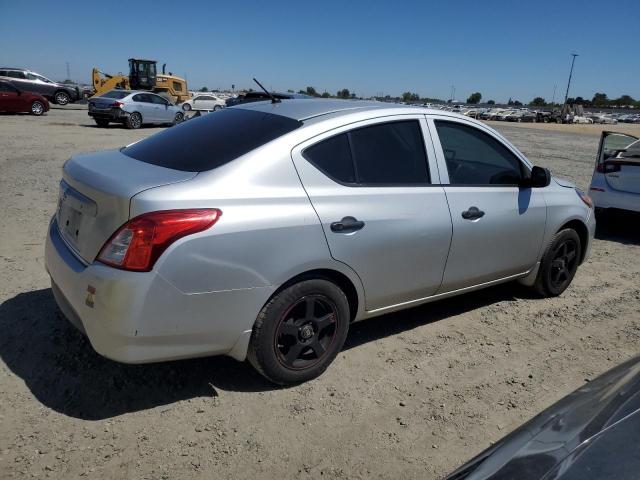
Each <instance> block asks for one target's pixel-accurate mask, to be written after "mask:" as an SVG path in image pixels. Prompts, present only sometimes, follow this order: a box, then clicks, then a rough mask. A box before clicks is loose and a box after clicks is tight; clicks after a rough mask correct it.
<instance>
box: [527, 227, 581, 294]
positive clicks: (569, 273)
mask: <svg viewBox="0 0 640 480" xmlns="http://www.w3.org/2000/svg"><path fill="white" fill-rule="evenodd" d="M581 258H582V244H581V243H580V237H579V236H578V233H577V232H576V231H575V230H573V229H572V228H565V229H564V230H561V231H560V232H558V233H556V234H555V236H554V237H553V238H552V239H551V242H549V245H548V246H547V249H546V250H545V253H544V255H543V257H542V261H541V262H540V270H538V276H537V277H536V281H535V283H534V285H533V287H534V289H535V290H536V291H537V292H538V293H539V294H540V295H542V296H543V297H557V296H558V295H560V294H561V293H562V292H564V291H565V290H566V289H567V287H568V286H569V285H570V284H571V281H572V280H573V277H574V276H575V274H576V271H577V270H578V265H579V263H580V259H581Z"/></svg>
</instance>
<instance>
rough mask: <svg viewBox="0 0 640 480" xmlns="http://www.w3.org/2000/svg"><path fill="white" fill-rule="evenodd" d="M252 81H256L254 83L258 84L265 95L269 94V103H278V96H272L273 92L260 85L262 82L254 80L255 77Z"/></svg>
mask: <svg viewBox="0 0 640 480" xmlns="http://www.w3.org/2000/svg"><path fill="white" fill-rule="evenodd" d="M253 81H254V82H256V83H257V84H258V86H259V87H260V88H261V89H262V90H264V93H266V94H267V95H269V96H270V97H271V103H280V99H279V98H276V97H274V96H273V94H272V93H271V92H269V91H268V90H267V89H266V88H264V87H263V86H262V84H261V83H260V82H259V81H258V80H256V79H255V78H254V79H253Z"/></svg>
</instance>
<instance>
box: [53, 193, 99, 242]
mask: <svg viewBox="0 0 640 480" xmlns="http://www.w3.org/2000/svg"><path fill="white" fill-rule="evenodd" d="M96 213H97V205H96V203H95V202H94V201H93V200H91V199H90V198H88V197H86V196H84V195H82V194H81V193H80V192H78V191H77V190H75V189H73V188H72V187H70V186H69V185H68V184H67V183H66V182H65V181H64V180H63V181H62V182H60V195H59V198H58V211H57V214H56V220H57V222H58V228H59V230H60V233H61V234H62V236H63V237H64V238H65V240H67V242H69V243H70V244H71V246H73V247H74V248H75V249H76V250H78V249H79V246H80V244H81V241H82V227H83V223H85V222H84V221H85V220H87V219H88V218H91V217H95V216H96Z"/></svg>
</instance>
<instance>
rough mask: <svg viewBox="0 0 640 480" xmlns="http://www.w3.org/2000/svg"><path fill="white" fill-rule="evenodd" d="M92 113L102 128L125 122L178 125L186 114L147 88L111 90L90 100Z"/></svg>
mask: <svg viewBox="0 0 640 480" xmlns="http://www.w3.org/2000/svg"><path fill="white" fill-rule="evenodd" d="M89 116H90V117H92V118H93V119H94V120H95V122H96V124H97V125H98V126H99V127H106V126H108V125H109V123H111V122H113V123H122V124H124V125H125V126H126V127H127V128H140V127H141V126H143V125H175V124H177V123H180V122H182V120H184V113H183V112H182V110H181V109H180V107H177V106H175V105H173V104H172V103H171V102H170V101H169V100H167V99H166V98H164V97H161V96H160V95H156V94H155V93H151V92H144V91H130V90H111V91H109V92H107V93H105V94H103V95H101V96H99V97H92V98H91V99H89Z"/></svg>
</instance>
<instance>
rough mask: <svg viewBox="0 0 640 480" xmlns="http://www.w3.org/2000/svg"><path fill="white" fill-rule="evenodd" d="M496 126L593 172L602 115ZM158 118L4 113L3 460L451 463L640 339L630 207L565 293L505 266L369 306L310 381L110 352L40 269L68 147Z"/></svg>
mask: <svg viewBox="0 0 640 480" xmlns="http://www.w3.org/2000/svg"><path fill="white" fill-rule="evenodd" d="M494 126H495V127H496V128H498V129H499V130H500V131H502V132H503V133H504V134H505V135H506V136H507V137H508V138H509V139H510V140H511V141H512V142H513V143H514V144H515V145H516V146H518V147H519V148H520V149H521V150H522V151H523V152H524V153H525V154H526V155H528V156H529V158H530V159H532V160H533V161H534V162H535V163H537V164H540V165H543V166H548V167H550V168H551V169H552V170H553V172H554V173H555V174H556V175H558V176H562V177H566V178H569V179H571V180H572V181H574V182H576V183H577V184H578V185H579V186H581V187H583V188H585V187H587V186H588V183H589V180H590V176H591V171H592V168H593V163H594V156H595V151H596V149H597V144H598V136H597V131H598V130H599V128H590V129H588V131H585V130H584V129H574V130H572V127H573V126H570V125H567V126H565V125H561V126H556V127H555V129H552V128H549V129H539V128H537V127H536V128H531V127H530V126H527V125H505V124H495V125H494ZM634 127H635V126H634ZM630 128H633V127H630ZM158 130H159V129H155V128H148V129H142V130H139V131H129V130H125V129H123V128H120V127H117V126H114V127H112V128H109V129H98V128H95V127H94V126H93V124H92V122H91V121H90V120H89V119H88V118H87V116H86V112H85V111H82V110H70V109H62V110H58V109H56V110H52V111H51V112H49V114H48V115H46V116H45V117H42V118H34V117H30V116H23V115H11V116H9V115H3V116H0V139H2V148H1V149H0V171H1V172H2V175H0V204H1V205H2V209H3V215H2V217H1V219H0V302H2V303H1V304H0V329H1V330H0V359H1V361H0V426H1V428H0V477H1V478H29V477H40V478H64V479H68V478H77V477H87V478H107V479H109V478H113V479H122V478H143V479H174V478H190V479H197V478H214V477H219V478H253V477H262V478H296V479H297V478H302V479H304V478H321V476H322V478H366V479H369V478H393V479H396V478H403V479H404V478H419V479H425V478H438V477H441V476H442V475H444V474H446V473H447V472H449V471H451V470H452V469H454V468H455V467H457V466H458V465H459V464H461V463H462V462H464V461H465V460H467V459H469V458H470V457H471V456H473V455H474V454H476V453H478V452H479V451H480V450H482V449H484V448H486V447H487V446H488V445H490V444H491V442H492V441H495V440H497V439H499V438H500V437H502V436H503V435H505V434H506V433H507V432H508V431H509V430H511V429H513V428H515V427H516V426H518V425H519V424H520V423H521V422H523V421H524V420H526V419H528V418H530V417H531V416H533V415H534V414H535V413H537V412H538V411H540V410H541V409H543V408H544V407H546V406H548V405H550V404H551V403H553V402H554V401H556V400H557V399H559V398H561V397H563V396H564V395H566V394H567V393H569V392H570V391H572V390H573V389H575V388H576V387H578V386H580V385H581V384H583V383H584V382H585V381H587V380H589V379H591V378H593V377H594V376H596V375H598V374H600V373H602V372H604V371H605V370H607V369H609V368H610V367H612V366H614V365H616V364H618V363H620V362H622V361H623V360H626V359H628V358H630V357H632V356H633V355H634V354H636V352H637V345H638V341H639V339H640V273H639V272H640V255H639V253H640V252H639V245H640V230H639V229H638V228H637V219H636V218H633V219H630V218H629V217H621V218H618V219H617V220H616V221H612V222H609V223H608V224H607V225H603V226H599V228H598V234H597V240H596V242H595V244H594V247H593V251H592V255H591V258H590V259H589V261H588V262H587V263H586V264H585V265H583V266H582V267H581V268H580V269H579V271H578V274H577V276H576V278H575V280H574V283H573V285H572V286H571V287H570V288H569V289H568V290H567V292H565V294H563V295H562V296H561V297H559V298H554V299H546V300H541V299H537V298H535V297H533V296H531V295H530V294H529V293H528V291H527V290H525V289H523V288H521V287H519V286H517V285H503V286H499V287H496V288H492V289H489V290H485V291H481V292H476V293H472V294H468V295H465V296H462V297H458V298H455V299H451V300H445V301H441V302H438V303H434V304H430V305H426V306H423V307H419V308H414V309H411V310H408V311H405V312H402V313H395V314H391V315H387V316H384V317H380V318H377V319H374V320H370V321H368V322H363V323H359V324H357V325H355V326H354V327H353V328H352V330H351V332H350V334H349V338H348V340H347V345H346V347H345V348H344V351H343V352H342V353H341V354H340V355H339V356H338V358H337V359H336V361H335V363H334V364H333V365H332V366H331V367H330V368H329V370H328V371H327V372H326V373H325V374H324V375H323V376H322V377H321V378H319V379H317V380H315V381H313V382H310V383H307V384H305V385H301V386H298V387H295V388H288V389H279V388H274V387H273V386H272V385H270V384H268V383H266V382H265V381H264V380H263V379H262V378H261V377H259V376H258V375H257V374H256V373H254V372H253V370H252V369H251V368H250V367H249V366H247V365H245V364H242V363H238V362H235V361H234V360H231V359H228V358H207V359H198V360H189V361H182V362H175V363H170V364H157V365H140V366H130V365H120V364H116V363H114V362H111V361H109V360H106V359H104V358H101V357H100V356H98V355H97V354H96V353H94V352H93V350H92V349H91V347H90V345H89V343H88V342H87V341H86V340H85V339H83V337H82V336H81V335H79V334H78V333H76V331H75V330H74V329H73V328H72V327H71V326H69V325H68V324H67V322H66V321H65V320H64V318H63V317H62V315H61V314H60V313H59V311H58V310H57V308H56V306H55V303H54V300H53V297H52V294H51V290H50V289H49V281H48V277H47V275H46V273H45V271H44V266H43V239H44V237H45V232H46V228H47V224H48V221H49V217H50V216H51V214H52V213H53V211H54V209H55V204H56V194H57V188H58V181H59V177H60V167H61V166H62V164H63V162H64V161H65V160H66V159H67V158H68V157H69V156H70V155H72V154H74V153H77V152H83V151H91V150H101V149H105V148H111V147H118V146H122V145H124V144H127V143H129V142H131V141H133V140H136V139H139V138H142V137H146V136H147V135H150V134H152V133H154V132H156V131H158ZM638 133H640V132H638ZM630 220H631V221H630ZM632 222H635V224H632ZM632 225H634V226H632Z"/></svg>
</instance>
